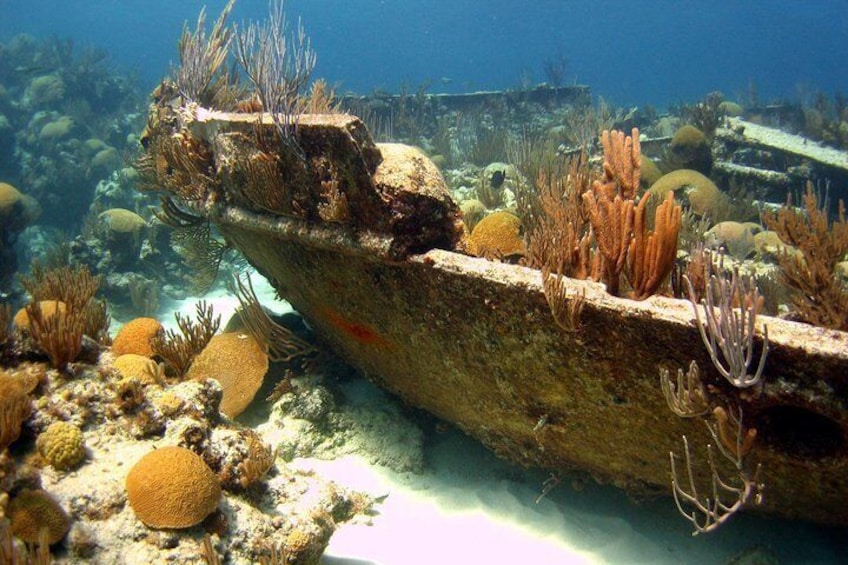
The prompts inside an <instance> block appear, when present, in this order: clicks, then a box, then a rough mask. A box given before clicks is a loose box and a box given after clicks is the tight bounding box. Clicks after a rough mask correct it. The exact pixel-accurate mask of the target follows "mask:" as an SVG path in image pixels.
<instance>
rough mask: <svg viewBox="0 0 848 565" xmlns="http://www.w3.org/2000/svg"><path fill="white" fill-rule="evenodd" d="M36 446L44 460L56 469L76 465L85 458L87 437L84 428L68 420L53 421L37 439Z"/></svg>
mask: <svg viewBox="0 0 848 565" xmlns="http://www.w3.org/2000/svg"><path fill="white" fill-rule="evenodd" d="M35 447H36V448H37V449H38V453H40V454H41V456H42V457H43V458H44V460H45V461H46V462H47V463H48V464H50V465H53V467H55V468H56V469H59V470H66V469H71V468H73V467H76V466H77V465H78V464H79V463H80V462H81V461H82V460H83V459H85V438H84V437H83V435H82V430H80V429H79V428H78V427H76V426H75V425H73V424H70V423H68V422H53V423H52V424H50V425H49V426H47V429H46V430H44V431H43V432H41V435H39V436H38V439H37V440H35Z"/></svg>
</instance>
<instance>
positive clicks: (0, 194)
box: [0, 182, 23, 219]
mask: <svg viewBox="0 0 848 565" xmlns="http://www.w3.org/2000/svg"><path fill="white" fill-rule="evenodd" d="M22 199H23V196H22V195H21V192H20V191H19V190H18V189H17V188H15V187H14V186H12V185H11V184H9V183H7V182H0V219H6V218H7V217H8V216H11V215H12V214H14V213H15V210H16V208H17V206H18V204H19V203H20V202H21V200H22Z"/></svg>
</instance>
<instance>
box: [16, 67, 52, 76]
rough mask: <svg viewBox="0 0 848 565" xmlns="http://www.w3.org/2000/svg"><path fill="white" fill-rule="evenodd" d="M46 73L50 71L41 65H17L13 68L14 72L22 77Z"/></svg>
mask: <svg viewBox="0 0 848 565" xmlns="http://www.w3.org/2000/svg"><path fill="white" fill-rule="evenodd" d="M48 71H50V69H48V68H47V67H44V66H42V65H18V66H17V67H15V72H16V73H21V74H22V75H43V74H46V73H47V72H48Z"/></svg>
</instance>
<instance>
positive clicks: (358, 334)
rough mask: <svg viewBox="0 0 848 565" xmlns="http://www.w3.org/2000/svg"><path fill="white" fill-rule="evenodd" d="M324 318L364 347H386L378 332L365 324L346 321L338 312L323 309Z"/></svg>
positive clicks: (385, 341)
mask: <svg viewBox="0 0 848 565" xmlns="http://www.w3.org/2000/svg"><path fill="white" fill-rule="evenodd" d="M324 317H325V318H327V320H328V321H329V322H330V324H332V325H333V327H335V328H337V329H339V330H341V331H343V332H344V333H346V334H347V335H349V336H350V337H352V338H353V339H355V340H356V341H358V342H360V343H363V344H365V345H376V346H381V347H384V346H387V345H388V341H387V340H386V338H384V337H383V336H382V335H380V333H379V332H377V331H376V330H374V329H373V328H371V327H370V326H368V325H366V324H361V323H359V322H354V321H352V320H348V319H347V318H345V317H344V316H342V315H341V314H340V313H339V312H338V311H336V310H333V309H331V308H326V309H324Z"/></svg>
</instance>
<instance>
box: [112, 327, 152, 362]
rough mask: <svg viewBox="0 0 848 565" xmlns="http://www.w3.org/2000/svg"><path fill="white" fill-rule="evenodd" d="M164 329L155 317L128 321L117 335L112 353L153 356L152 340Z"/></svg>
mask: <svg viewBox="0 0 848 565" xmlns="http://www.w3.org/2000/svg"><path fill="white" fill-rule="evenodd" d="M161 331H162V324H161V323H159V320H156V319H155V318H136V319H135V320H132V321H131V322H128V323H127V324H125V325H124V327H122V328H121V329H120V330H118V334H117V335H116V336H115V340H114V341H113V342H112V353H113V354H114V355H115V356H116V357H118V356H120V355H124V354H127V353H135V354H136V355H144V356H145V357H153V348H152V347H151V345H150V340H152V339H153V337H154V336H156V334H158V333H159V332H161Z"/></svg>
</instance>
